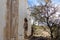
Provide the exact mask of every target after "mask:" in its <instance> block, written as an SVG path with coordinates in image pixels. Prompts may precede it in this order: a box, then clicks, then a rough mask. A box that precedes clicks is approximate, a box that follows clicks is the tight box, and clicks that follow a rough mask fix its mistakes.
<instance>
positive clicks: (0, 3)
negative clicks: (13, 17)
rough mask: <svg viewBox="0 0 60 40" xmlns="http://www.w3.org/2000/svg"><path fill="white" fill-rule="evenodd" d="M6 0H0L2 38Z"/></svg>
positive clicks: (1, 35)
mask: <svg viewBox="0 0 60 40" xmlns="http://www.w3.org/2000/svg"><path fill="white" fill-rule="evenodd" d="M5 14H6V0H0V40H4V28H5Z"/></svg>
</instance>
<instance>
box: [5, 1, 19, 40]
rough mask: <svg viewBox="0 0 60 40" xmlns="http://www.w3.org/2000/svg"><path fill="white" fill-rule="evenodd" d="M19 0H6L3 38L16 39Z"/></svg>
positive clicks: (6, 39) (7, 39)
mask: <svg viewBox="0 0 60 40" xmlns="http://www.w3.org/2000/svg"><path fill="white" fill-rule="evenodd" d="M18 4H19V0H7V14H6V29H5V30H6V31H5V40H18V7H19V6H18Z"/></svg>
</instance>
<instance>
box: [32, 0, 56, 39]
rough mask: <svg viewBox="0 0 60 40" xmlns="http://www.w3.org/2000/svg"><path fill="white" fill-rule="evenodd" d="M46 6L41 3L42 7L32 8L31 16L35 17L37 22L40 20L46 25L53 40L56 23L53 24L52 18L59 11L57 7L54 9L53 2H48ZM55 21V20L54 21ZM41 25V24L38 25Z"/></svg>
mask: <svg viewBox="0 0 60 40" xmlns="http://www.w3.org/2000/svg"><path fill="white" fill-rule="evenodd" d="M46 1H47V2H46V4H45V5H43V4H42V3H41V5H39V6H34V7H31V16H33V17H34V18H35V20H38V21H39V22H41V23H43V22H44V23H46V24H47V26H48V27H49V29H50V35H51V40H53V34H52V33H53V30H52V27H53V25H54V24H55V23H54V22H52V20H50V18H51V17H52V16H53V15H54V14H56V12H57V9H56V7H54V6H53V5H52V4H51V0H50V1H49V0H46ZM53 20H54V19H53ZM38 24H39V23H38Z"/></svg>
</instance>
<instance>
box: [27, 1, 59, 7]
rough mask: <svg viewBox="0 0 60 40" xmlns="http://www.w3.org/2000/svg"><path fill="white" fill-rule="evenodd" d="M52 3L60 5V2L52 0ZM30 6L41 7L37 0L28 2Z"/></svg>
mask: <svg viewBox="0 0 60 40" xmlns="http://www.w3.org/2000/svg"><path fill="white" fill-rule="evenodd" d="M43 3H44V2H43ZM52 3H54V4H57V5H58V4H60V0H52ZM28 5H29V6H34V5H39V3H38V2H37V0H28Z"/></svg>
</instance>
